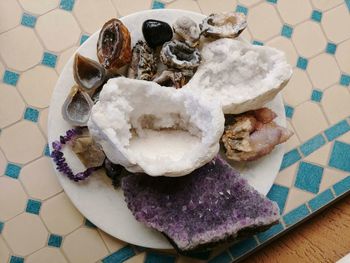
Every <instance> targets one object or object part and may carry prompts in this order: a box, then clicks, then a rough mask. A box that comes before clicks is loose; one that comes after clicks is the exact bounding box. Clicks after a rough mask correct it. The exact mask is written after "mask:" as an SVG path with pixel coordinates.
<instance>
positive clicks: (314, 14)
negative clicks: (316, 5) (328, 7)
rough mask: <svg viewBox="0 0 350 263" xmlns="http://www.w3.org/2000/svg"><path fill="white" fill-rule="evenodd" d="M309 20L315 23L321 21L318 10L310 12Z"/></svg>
mask: <svg viewBox="0 0 350 263" xmlns="http://www.w3.org/2000/svg"><path fill="white" fill-rule="evenodd" d="M311 19H312V20H314V21H316V22H321V20H322V12H320V11H318V10H314V11H312V14H311Z"/></svg>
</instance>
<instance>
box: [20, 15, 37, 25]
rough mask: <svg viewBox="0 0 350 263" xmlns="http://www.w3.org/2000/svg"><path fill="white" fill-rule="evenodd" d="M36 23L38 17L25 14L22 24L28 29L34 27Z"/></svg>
mask: <svg viewBox="0 0 350 263" xmlns="http://www.w3.org/2000/svg"><path fill="white" fill-rule="evenodd" d="M35 23H36V17H35V16H32V15H30V14H26V13H23V15H22V20H21V24H22V25H23V26H27V27H32V28H33V27H34V26H35Z"/></svg>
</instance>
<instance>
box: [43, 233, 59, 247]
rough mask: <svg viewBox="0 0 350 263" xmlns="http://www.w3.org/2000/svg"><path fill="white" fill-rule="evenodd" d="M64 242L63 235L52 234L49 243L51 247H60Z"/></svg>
mask: <svg viewBox="0 0 350 263" xmlns="http://www.w3.org/2000/svg"><path fill="white" fill-rule="evenodd" d="M61 244H62V237H61V236H59V235H54V234H51V235H50V237H49V241H48V242H47V245H48V246H50V247H60V246H61Z"/></svg>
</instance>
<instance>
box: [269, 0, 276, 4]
mask: <svg viewBox="0 0 350 263" xmlns="http://www.w3.org/2000/svg"><path fill="white" fill-rule="evenodd" d="M267 2H269V3H272V4H276V3H277V0H267Z"/></svg>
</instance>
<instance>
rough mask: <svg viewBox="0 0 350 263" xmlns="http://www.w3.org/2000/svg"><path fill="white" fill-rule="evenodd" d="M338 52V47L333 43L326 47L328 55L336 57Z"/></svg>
mask: <svg viewBox="0 0 350 263" xmlns="http://www.w3.org/2000/svg"><path fill="white" fill-rule="evenodd" d="M336 50H337V45H336V44H333V43H328V44H327V47H326V52H327V53H328V54H331V55H334V54H335V51H336Z"/></svg>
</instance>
